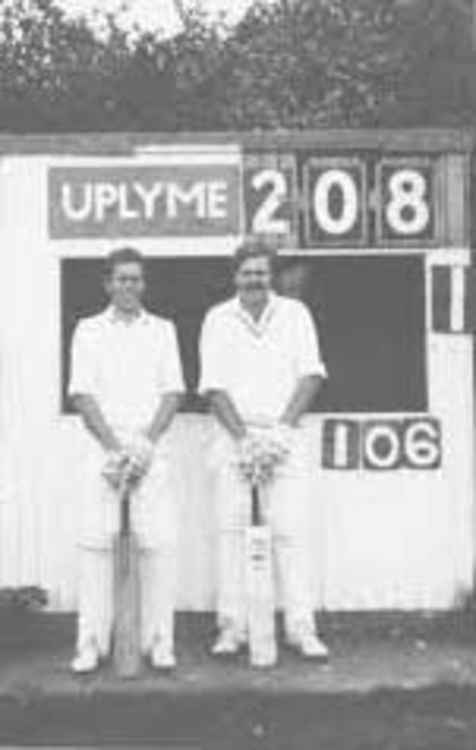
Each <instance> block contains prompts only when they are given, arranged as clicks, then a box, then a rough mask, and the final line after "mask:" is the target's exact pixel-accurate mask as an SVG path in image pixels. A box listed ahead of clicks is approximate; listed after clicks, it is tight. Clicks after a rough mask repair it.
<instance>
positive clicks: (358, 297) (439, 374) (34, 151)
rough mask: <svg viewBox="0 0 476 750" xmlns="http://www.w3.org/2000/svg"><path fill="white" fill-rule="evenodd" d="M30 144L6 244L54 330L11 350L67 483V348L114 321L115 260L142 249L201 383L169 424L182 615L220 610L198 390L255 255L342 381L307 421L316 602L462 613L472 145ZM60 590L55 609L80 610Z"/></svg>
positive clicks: (235, 138)
mask: <svg viewBox="0 0 476 750" xmlns="http://www.w3.org/2000/svg"><path fill="white" fill-rule="evenodd" d="M7 140H8V139H7ZM0 146H1V143H0ZM12 148H13V147H12V146H11V147H10V151H11V150H12ZM22 148H23V150H22ZM22 148H19V146H18V144H16V146H15V147H14V148H13V153H9V147H8V143H7V141H5V142H4V145H3V154H4V156H3V158H2V160H1V161H0V170H1V171H0V196H1V195H3V196H4V198H3V203H4V205H5V206H6V207H7V208H8V212H7V211H5V212H4V216H3V230H1V231H3V233H4V234H6V236H7V240H6V241H7V242H8V241H10V243H14V245H15V248H16V249H15V253H17V257H16V260H15V264H14V267H15V268H16V269H17V273H20V270H21V268H22V267H23V266H22V260H21V259H22V258H24V262H25V267H29V268H30V269H31V268H33V269H34V273H35V276H34V278H35V280H36V281H35V282H33V281H32V282H31V284H30V286H29V289H28V293H27V292H25V299H24V300H23V303H22V304H23V307H21V310H20V313H19V314H20V318H19V319H20V321H21V320H24V321H25V326H26V321H27V317H28V316H27V314H26V313H25V309H27V310H28V309H31V310H32V312H31V314H30V318H29V320H30V323H31V324H32V325H33V323H34V322H35V321H36V322H38V323H39V322H40V321H43V322H42V325H43V330H44V332H45V333H44V337H43V338H42V339H41V340H42V341H43V343H42V344H41V343H40V341H39V340H35V341H34V342H33V343H32V344H30V345H29V348H28V346H27V343H26V338H27V334H26V333H25V337H26V338H25V341H24V342H23V346H22V348H21V349H19V346H18V343H15V338H14V335H13V333H11V336H10V350H9V351H10V357H11V362H12V367H13V366H14V363H16V366H18V362H19V361H20V360H21V359H22V357H25V358H26V352H27V351H28V353H29V358H28V360H27V359H25V363H24V371H25V373H26V372H27V371H28V370H30V371H31V367H32V366H33V365H34V368H35V371H36V373H37V375H38V377H39V378H40V380H41V378H43V381H44V382H45V389H46V390H45V392H46V393H47V394H48V398H47V401H48V404H49V406H48V407H46V406H44V410H43V412H42V416H41V415H40V416H41V418H40V416H38V419H40V423H41V420H43V424H44V423H45V420H46V421H47V422H48V426H49V427H48V429H50V431H52V432H55V430H56V432H55V434H56V435H57V436H56V437H55V438H54V440H57V442H58V452H59V454H61V453H62V451H63V453H65V455H64V458H63V460H62V461H60V462H59V464H61V465H62V468H61V470H62V471H63V470H64V473H65V477H68V478H69V477H70V476H71V475H72V473H73V474H74V470H73V468H72V461H73V459H72V457H71V455H70V454H71V450H72V449H71V447H70V448H68V449H66V447H65V446H66V445H67V444H68V445H70V446H71V444H74V442H75V440H77V441H79V442H80V441H81V438H80V437H77V435H79V432H80V430H79V421H78V417H77V416H76V415H75V414H74V413H73V411H72V409H71V405H70V404H69V403H68V399H67V396H66V384H67V380H68V376H69V352H70V345H71V337H72V332H73V330H74V326H75V324H76V322H77V320H78V319H79V318H81V317H83V316H85V315H92V314H95V313H97V312H99V311H100V310H101V309H102V308H103V307H104V305H105V304H106V303H107V300H106V298H105V296H104V290H103V285H102V277H101V268H102V262H103V259H104V256H105V255H106V254H107V253H109V252H110V251H111V250H112V249H114V248H117V247H120V246H121V245H126V244H127V245H133V246H135V247H137V248H138V249H139V250H140V251H141V252H142V253H143V254H144V255H145V256H146V258H147V263H148V284H147V296H146V305H147V307H148V308H149V309H151V310H152V311H153V312H156V313H157V314H160V315H165V316H166V317H168V318H171V319H172V320H173V321H174V322H175V324H176V327H177V331H178V336H179V343H180V349H181V356H182V361H183V365H184V372H185V378H186V382H187V387H188V396H187V401H186V404H185V408H184V411H183V413H181V414H180V415H179V417H178V418H177V420H176V424H175V426H174V428H173V429H174V430H175V431H176V433H177V436H178V437H177V438H176V443H177V445H176V447H177V451H178V453H179V454H180V455H181V459H178V463H180V461H182V462H185V463H186V464H187V466H188V469H187V470H186V471H181V472H179V474H180V476H179V478H178V479H177V486H178V495H179V496H180V497H181V498H182V500H181V501H179V502H181V503H182V506H183V508H187V509H188V510H187V514H188V512H189V511H190V504H189V500H190V497H193V498H195V505H193V507H194V508H195V511H194V512H195V513H196V514H197V515H196V516H195V517H194V519H192V520H190V521H187V520H185V521H184V528H185V532H184V533H185V535H187V534H189V536H188V537H187V536H186V540H185V542H184V544H185V546H186V547H187V549H188V550H189V551H190V550H193V549H195V547H194V545H197V544H198V548H197V552H196V556H195V558H194V557H193V554H191V555H188V556H185V557H186V558H187V559H185V557H184V561H183V563H182V577H183V587H182V588H183V591H184V592H185V593H184V594H183V596H184V602H182V604H183V606H184V607H185V608H187V607H191V608H209V607H210V602H212V601H213V590H212V584H211V583H209V582H208V581H205V580H202V578H205V577H206V574H205V572H204V571H205V570H206V562H205V563H204V562H203V560H205V561H206V560H210V559H211V557H210V555H211V553H210V550H209V549H208V548H207V546H206V545H207V544H208V542H207V540H209V538H210V534H209V529H208V527H207V524H209V523H210V515H209V505H208V500H207V498H208V496H209V493H210V490H209V478H208V476H207V469H206V466H207V463H206V460H205V458H206V453H207V450H208V447H207V446H208V442H207V440H208V437H207V435H208V431H209V430H210V427H211V423H212V421H213V420H212V417H211V416H210V415H209V414H208V413H207V408H206V404H205V403H204V402H203V400H201V399H200V398H199V397H198V395H197V393H196V388H197V382H198V377H199V361H198V338H199V332H200V326H201V323H202V321H203V317H204V315H205V313H206V311H207V310H208V309H209V307H210V306H211V305H213V304H215V303H217V302H219V301H221V300H223V299H225V298H226V297H227V296H229V295H231V294H232V293H233V284H232V279H231V275H230V257H231V256H232V254H233V252H234V250H235V248H236V246H237V245H238V244H239V243H240V242H241V241H242V240H243V239H244V238H245V237H248V238H250V237H258V238H261V239H262V240H263V241H264V242H266V243H267V244H269V245H271V246H273V247H275V248H276V250H277V252H278V256H279V263H278V273H277V277H276V286H277V288H278V291H280V292H281V293H283V294H288V295H291V296H294V297H297V298H299V299H301V300H302V301H303V302H305V303H306V304H307V305H308V307H309V308H310V310H311V312H312V314H313V316H314V319H315V321H316V325H317V328H318V331H319V337H320V344H321V348H322V352H323V356H324V359H325V361H326V364H327V367H328V371H329V378H328V380H327V381H326V382H325V384H324V386H323V388H322V390H321V393H320V394H319V397H318V398H317V400H316V403H315V404H314V405H313V407H312V410H311V412H310V414H309V415H308V416H307V417H306V418H305V419H304V420H303V430H304V431H305V434H306V435H307V438H308V441H309V446H310V451H311V455H312V457H313V459H312V460H313V467H314V469H315V486H314V489H313V496H314V511H313V512H314V516H313V518H312V519H311V522H310V531H311V533H312V534H313V539H314V542H315V545H314V546H315V558H316V559H315V569H316V578H317V583H316V605H317V606H322V607H328V608H336V609H355V608H359V609H369V608H404V609H405V608H406V609H409V608H447V607H454V606H458V605H459V603H460V602H462V601H463V600H464V597H465V596H466V595H467V594H468V592H469V591H471V590H472V587H473V567H474V559H475V556H476V553H475V549H476V546H475V528H476V527H475V522H474V518H475V517H476V516H475V515H474V511H473V508H474V497H473V484H474V482H473V476H474V459H473V434H474V419H473V411H474V384H473V331H474V330H475V328H476V286H475V275H474V272H473V267H472V261H471V214H472V200H473V198H472V194H471V189H470V185H471V161H472V150H473V143H472V138H471V137H470V135H468V134H467V133H465V132H461V131H449V130H426V131H425V130H408V131H405V130H402V131H397V130H395V131H377V130H376V131H360V130H355V131H346V130H342V131H340V130H336V131H303V132H299V133H298V132H296V133H292V132H290V133H275V134H273V133H243V134H212V133H208V134H199V135H190V136H187V135H177V136H176V137H174V136H172V135H169V136H163V135H156V136H154V135H147V134H143V135H141V134H135V135H129V136H127V135H125V136H120V135H110V136H101V137H98V136H93V135H91V136H84V137H81V138H77V139H75V138H74V137H72V136H68V137H66V136H65V137H64V138H63V139H59V140H58V141H56V142H55V144H52V143H50V142H49V141H48V142H47V141H46V140H45V141H44V142H41V139H40V140H39V141H38V143H37V145H32V144H31V143H30V145H29V146H28V148H26V147H22ZM15 149H16V150H15ZM27 208H28V210H26V209H27ZM473 213H474V212H473ZM7 214H8V215H7ZM12 217H15V218H12ZM12 273H13V271H12ZM7 278H8V277H7ZM3 285H4V287H5V289H4V304H5V305H6V304H7V300H8V299H9V294H10V297H11V292H10V291H9V289H8V285H7V284H6V282H5V281H4V282H3ZM47 290H48V291H47ZM40 298H41V299H40ZM42 299H45V300H47V299H49V300H52V302H51V304H50V307H48V304H46V307H45V303H43V302H41V300H42ZM34 300H36V303H35V306H34V308H33V307H32V305H33V301H34ZM10 305H12V306H13V307H15V305H17V307H18V306H21V301H20V300H17V301H16V302H15V301H14V300H13V298H11V299H10ZM33 310H34V312H33ZM25 316H26V317H25ZM7 339H8V335H7ZM20 340H21V337H20V338H18V341H20ZM48 341H49V342H50V343H49V344H48V343H47V342H48ZM32 352H33V354H32ZM35 352H36V355H35ZM35 356H36V359H35ZM32 363H33V365H32ZM7 382H10V381H8V380H7ZM17 382H18V381H17ZM20 382H21V383H23V386H22V387H23V388H24V389H25V393H26V392H27V391H28V389H29V388H30V389H31V395H30V397H27V396H25V394H24V395H23V396H22V398H23V403H25V404H28V403H32V404H33V403H34V409H33V411H32V412H31V413H30V412H28V413H25V414H24V417H25V419H26V421H27V422H28V420H33V414H34V410H35V409H37V410H38V409H39V408H40V406H39V405H38V404H37V403H36V401H35V397H34V389H33V385H32V384H29V381H28V377H27V376H26V374H24V378H23V380H21V381H20ZM12 387H13V386H12ZM16 388H17V390H18V388H19V386H18V384H17V386H16ZM28 393H30V391H28ZM7 395H8V394H7ZM7 395H5V396H4V399H3V403H4V405H5V406H4V408H6V409H7V411H8V409H9V408H10V407H9V405H8V404H9V402H8V398H7ZM48 399H49V400H48ZM48 410H49V411H48ZM48 415H49V416H48ZM15 418H17V415H15V414H13V410H12V419H15ZM38 419H37V420H36V423H37V422H38ZM36 423H35V424H36ZM30 432H31V434H34V432H35V429H34V428H33V426H32V428H31V430H30ZM70 432H71V435H70V437H69V438H68V439H69V443H68V440H66V438H65V435H66V434H68V435H69V433H70ZM13 434H16V433H13ZM60 434H61V436H62V437H60ZM54 440H53V442H54ZM68 451H69V453H68ZM66 453H68V455H66ZM73 453H74V450H73ZM12 460H13V459H12ZM15 460H17V459H15ZM13 463H14V462H13ZM68 467H69V468H68ZM58 470H59V469H58ZM60 473H61V472H60ZM66 481H67V480H66V478H65V479H64V482H66ZM313 481H314V480H313ZM59 484H60V485H61V482H60V483H59ZM35 487H36V484H35ZM35 491H36V490H35ZM60 494H61V493H60V490H59V489H57V490H56V497H57V500H56V501H55V500H54V499H51V498H54V497H55V490H54V488H52V489H51V491H50V499H49V501H48V502H51V503H53V504H54V503H55V502H56V503H57V506H58V505H59V504H60V502H61V501H60ZM57 506H55V507H57ZM187 519H188V515H187ZM187 523H189V524H190V526H189V527H188V526H187ZM46 526H48V524H46ZM187 528H188V531H187ZM197 529H198V532H197ZM200 530H201V531H200ZM45 533H47V532H45ZM195 533H198V542H197V541H196V539H195V537H194V534H195ZM43 547H44V545H43ZM200 566H201V567H200ZM53 567H54V566H53ZM197 569H198V570H202V573H203V575H202V578H200V575H201V574H199V575H198V579H197V575H196V571H197ZM53 577H54V575H53ZM64 588H65V591H66V593H62V594H61V595H60V596H59V601H60V604H59V606H60V607H62V606H65V605H64V601H68V597H69V596H70V595H71V594H70V589H69V588H68V584H67V583H66V584H65V585H64Z"/></svg>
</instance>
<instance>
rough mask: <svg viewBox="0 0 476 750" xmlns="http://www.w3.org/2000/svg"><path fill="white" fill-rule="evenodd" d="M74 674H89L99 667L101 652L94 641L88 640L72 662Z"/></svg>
mask: <svg viewBox="0 0 476 750" xmlns="http://www.w3.org/2000/svg"><path fill="white" fill-rule="evenodd" d="M70 666H71V671H72V672H74V674H88V673H89V672H95V671H96V669H97V668H98V667H99V652H98V650H97V648H96V646H95V644H94V643H93V642H91V641H90V642H88V643H87V644H86V645H85V646H83V648H82V649H81V650H80V651H79V653H78V654H77V655H76V656H75V657H74V659H73V660H72V662H71V665H70Z"/></svg>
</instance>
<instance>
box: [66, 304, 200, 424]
mask: <svg viewBox="0 0 476 750" xmlns="http://www.w3.org/2000/svg"><path fill="white" fill-rule="evenodd" d="M184 390H185V386H184V380H183V374H182V367H181V363H180V357H179V351H178V345H177V336H176V332H175V326H174V324H173V323H172V322H171V321H169V320H165V319H164V318H159V317H158V316H156V315H152V314H150V313H148V312H146V311H145V310H142V311H141V312H140V314H139V315H138V316H137V318H135V319H134V320H133V321H132V322H125V321H123V320H122V319H120V318H118V317H117V316H116V315H115V313H114V310H113V309H112V308H108V309H107V310H105V311H104V312H103V313H100V314H99V315H95V316H92V317H90V318H83V319H82V320H80V321H79V323H78V324H77V327H76V330H75V332H74V336H73V343H72V351H71V377H70V382H69V386H68V393H69V394H70V395H78V394H88V395H91V396H94V398H95V399H96V400H97V402H98V404H99V406H100V408H101V410H102V412H103V414H104V416H105V419H106V420H107V421H108V423H109V424H110V425H111V426H112V427H114V428H115V429H119V430H121V429H122V430H127V431H130V430H140V429H142V428H144V427H146V426H148V424H149V423H150V420H151V419H152V417H153V415H154V413H155V411H156V410H157V408H158V407H159V405H160V401H161V398H162V396H163V395H164V394H165V393H170V392H173V393H176V392H178V393H180V392H183V391H184Z"/></svg>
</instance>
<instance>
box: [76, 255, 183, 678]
mask: <svg viewBox="0 0 476 750" xmlns="http://www.w3.org/2000/svg"><path fill="white" fill-rule="evenodd" d="M105 287H106V291H107V293H108V295H109V298H110V306H109V307H108V308H107V309H106V310H104V311H103V312H102V313H100V314H99V315H95V316H93V317H89V318H83V319H82V320H80V321H79V323H78V324H77V327H76V330H75V332H74V336H73V343H72V358H71V378H70V382H69V388H68V392H69V395H70V396H71V398H72V400H73V403H74V405H75V407H76V409H77V410H78V411H79V413H80V414H81V417H82V419H83V422H84V425H85V426H86V428H87V430H88V432H89V433H90V434H91V435H92V436H93V438H94V439H93V440H91V443H92V445H91V452H90V456H91V455H92V456H93V460H92V462H89V464H88V467H87V468H88V471H92V474H93V476H92V481H89V482H88V481H86V483H85V487H86V488H87V491H85V492H84V497H83V505H82V513H81V518H82V525H81V530H80V537H79V544H80V556H79V615H78V633H77V654H76V657H75V659H74V660H73V662H72V665H71V666H72V669H73V671H75V672H88V671H92V670H94V669H96V668H97V667H98V665H99V662H100V659H101V657H104V656H106V655H107V654H108V653H109V651H110V642H111V630H112V611H113V610H112V605H113V582H112V577H113V574H112V549H111V543H112V538H113V535H114V533H115V532H117V530H118V526H119V504H118V493H117V487H116V486H115V480H116V479H117V472H115V468H116V467H118V466H119V465H120V464H121V461H124V458H125V459H126V460H128V461H129V462H130V465H132V466H133V467H134V471H135V473H136V478H137V479H138V485H137V488H136V489H135V490H134V492H133V500H132V507H131V514H132V527H133V529H134V530H135V532H136V533H137V535H138V537H139V541H140V545H141V548H142V552H141V560H140V575H141V623H142V625H141V631H142V632H141V647H142V650H143V652H144V654H148V655H149V656H150V660H151V663H152V666H155V667H157V668H161V667H163V668H170V667H173V666H174V663H175V656H174V647H173V621H174V603H175V579H176V574H175V571H176V536H177V528H176V527H177V521H176V517H175V504H174V497H173V487H172V486H171V482H170V477H169V474H170V459H169V456H168V446H167V442H168V441H167V436H166V435H165V433H166V430H167V428H168V427H169V425H170V423H171V421H172V419H173V417H174V415H175V412H176V411H177V409H178V408H179V406H180V402H181V398H182V395H181V394H183V392H184V390H185V387H184V381H183V375H182V369H181V363H180V358H179V352H178V346H177V339H176V333H175V328H174V325H173V323H172V322H170V321H168V320H165V319H163V318H159V317H157V316H155V315H152V314H151V313H149V312H147V311H146V310H145V309H144V308H143V306H142V302H141V300H142V296H143V293H144V290H145V278H144V262H143V258H142V256H141V255H140V254H139V253H138V252H137V251H136V250H134V249H132V248H122V249H120V250H116V251H114V252H113V253H112V254H111V255H110V256H109V258H108V260H107V269H106V278H105ZM90 479H91V478H90Z"/></svg>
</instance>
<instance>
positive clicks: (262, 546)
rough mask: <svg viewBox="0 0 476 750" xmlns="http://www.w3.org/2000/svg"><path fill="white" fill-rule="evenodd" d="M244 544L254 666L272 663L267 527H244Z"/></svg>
mask: <svg viewBox="0 0 476 750" xmlns="http://www.w3.org/2000/svg"><path fill="white" fill-rule="evenodd" d="M245 548H246V549H245V554H246V584H245V585H246V601H247V614H248V641H249V648H250V662H251V664H252V666H255V667H270V666H272V665H273V664H275V663H276V659H277V650H276V635H275V621H274V586H273V569H272V551H271V532H270V529H269V527H268V526H250V527H248V528H247V529H246V531H245Z"/></svg>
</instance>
